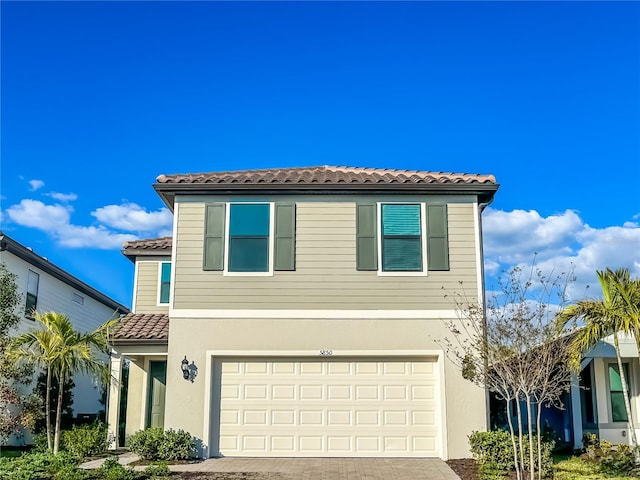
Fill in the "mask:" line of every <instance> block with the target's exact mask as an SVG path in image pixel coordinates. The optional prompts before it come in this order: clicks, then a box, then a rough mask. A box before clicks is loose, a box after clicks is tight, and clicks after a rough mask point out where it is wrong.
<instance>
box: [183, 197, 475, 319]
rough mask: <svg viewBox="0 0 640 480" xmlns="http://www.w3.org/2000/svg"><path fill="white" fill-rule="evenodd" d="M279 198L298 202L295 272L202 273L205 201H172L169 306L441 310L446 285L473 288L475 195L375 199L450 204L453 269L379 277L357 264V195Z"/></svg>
mask: <svg viewBox="0 0 640 480" xmlns="http://www.w3.org/2000/svg"><path fill="white" fill-rule="evenodd" d="M228 200H231V199H230V198H218V197H216V198H215V201H219V202H224V201H228ZM256 200H261V201H265V199H264V198H262V199H256ZM269 200H270V201H278V200H279V199H278V198H270V199H269ZM281 200H282V201H288V202H292V201H294V202H296V222H297V225H296V270H295V271H292V272H283V271H276V272H274V274H273V276H225V275H224V274H223V272H212V271H204V270H203V268H202V262H203V239H204V211H205V200H204V199H203V198H186V199H180V198H178V199H177V200H176V202H177V204H178V205H177V208H176V217H177V218H176V223H177V229H176V232H177V235H176V237H175V240H174V241H175V245H174V252H175V265H174V268H175V290H174V304H173V306H174V308H175V309H323V310H324V309H332V310H361V309H367V310H378V309H387V310H427V309H428V310H443V309H451V308H452V304H451V302H450V301H449V300H447V299H445V296H444V294H445V293H446V292H445V291H447V292H452V291H458V290H459V288H460V284H459V282H460V281H462V282H463V283H464V287H465V290H466V292H467V293H470V294H472V295H473V294H477V291H478V278H479V277H478V253H477V246H476V237H475V234H476V214H475V209H476V208H477V207H476V205H475V204H474V203H472V200H473V199H472V200H471V201H470V200H469V199H468V198H467V199H464V198H453V197H450V198H444V197H441V198H432V197H429V198H426V197H386V198H379V197H376V198H375V200H377V201H396V202H397V201H409V202H413V201H419V202H424V201H427V200H429V201H432V200H433V201H440V202H442V201H447V202H448V218H449V247H450V251H449V258H450V266H451V269H450V271H442V272H436V271H434V272H428V275H427V276H381V275H378V274H377V272H372V271H357V270H356V200H357V199H353V197H350V198H349V200H346V199H345V198H339V197H335V198H327V197H316V198H314V197H308V196H307V197H304V198H298V199H296V198H290V197H286V198H283V199H281ZM362 200H363V201H369V202H370V201H372V199H364V198H363V199H362ZM209 201H211V199H209ZM443 288H444V290H443Z"/></svg>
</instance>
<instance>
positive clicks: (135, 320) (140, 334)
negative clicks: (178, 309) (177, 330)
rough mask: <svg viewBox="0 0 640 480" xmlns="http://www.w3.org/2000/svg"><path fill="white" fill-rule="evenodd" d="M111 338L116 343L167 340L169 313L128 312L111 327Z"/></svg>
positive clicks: (165, 341)
mask: <svg viewBox="0 0 640 480" xmlns="http://www.w3.org/2000/svg"><path fill="white" fill-rule="evenodd" d="M111 338H112V339H113V341H114V342H116V343H127V342H128V341H133V340H135V341H136V342H139V341H142V342H155V343H167V342H168V340H169V315H167V314H165V313H129V314H128V315H126V316H124V317H122V319H120V321H119V322H118V323H117V324H116V326H115V327H113V330H112V331H111Z"/></svg>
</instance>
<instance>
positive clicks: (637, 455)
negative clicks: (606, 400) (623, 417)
mask: <svg viewBox="0 0 640 480" xmlns="http://www.w3.org/2000/svg"><path fill="white" fill-rule="evenodd" d="M613 344H614V345H615V347H616V358H617V360H618V370H620V381H621V383H622V396H623V397H624V408H625V410H626V411H627V428H628V429H629V435H631V446H632V447H633V452H634V453H633V455H634V461H635V462H636V464H640V450H638V438H637V437H636V427H635V425H634V422H633V416H632V415H631V403H630V402H629V392H628V391H627V378H626V377H625V374H624V368H622V357H621V356H620V345H619V344H618V334H617V333H614V334H613Z"/></svg>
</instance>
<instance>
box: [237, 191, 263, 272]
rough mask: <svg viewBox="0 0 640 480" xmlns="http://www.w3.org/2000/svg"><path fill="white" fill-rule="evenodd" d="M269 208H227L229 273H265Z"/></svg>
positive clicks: (239, 205)
mask: <svg viewBox="0 0 640 480" xmlns="http://www.w3.org/2000/svg"><path fill="white" fill-rule="evenodd" d="M270 210H271V207H270V205H269V204H264V203H246V204H244V203H232V204H231V205H230V206H229V260H228V261H229V263H228V271H229V272H268V271H269V231H270V225H271V221H270V217H271V215H270Z"/></svg>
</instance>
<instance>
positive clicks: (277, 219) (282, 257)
mask: <svg viewBox="0 0 640 480" xmlns="http://www.w3.org/2000/svg"><path fill="white" fill-rule="evenodd" d="M295 221H296V217H295V205H294V204H290V203H286V204H285V203H257V202H254V203H251V202H246V203H211V204H207V205H206V210H205V235H204V237H205V238H204V259H203V268H204V270H219V271H223V272H224V273H225V274H226V275H272V274H273V272H274V271H277V270H295Z"/></svg>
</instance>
